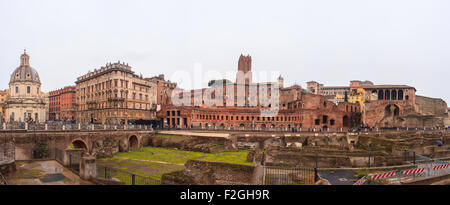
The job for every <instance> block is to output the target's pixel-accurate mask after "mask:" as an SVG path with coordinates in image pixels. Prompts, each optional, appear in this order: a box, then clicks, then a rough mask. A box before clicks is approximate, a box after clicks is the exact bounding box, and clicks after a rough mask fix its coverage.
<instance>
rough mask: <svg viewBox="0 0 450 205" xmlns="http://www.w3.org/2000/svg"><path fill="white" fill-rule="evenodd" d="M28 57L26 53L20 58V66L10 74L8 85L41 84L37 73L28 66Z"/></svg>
mask: <svg viewBox="0 0 450 205" xmlns="http://www.w3.org/2000/svg"><path fill="white" fill-rule="evenodd" d="M29 60H30V57H29V56H28V54H27V53H26V52H24V53H23V54H22V55H21V56H20V66H19V67H18V68H16V70H14V72H13V73H12V74H11V79H10V81H9V83H10V84H11V83H15V82H33V83H37V84H41V80H40V78H39V74H38V72H37V71H36V70H35V69H34V68H32V67H31V66H30V61H29Z"/></svg>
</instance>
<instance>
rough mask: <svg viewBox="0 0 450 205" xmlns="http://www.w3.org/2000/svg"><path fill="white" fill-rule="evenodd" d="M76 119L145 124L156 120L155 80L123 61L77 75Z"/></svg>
mask: <svg viewBox="0 0 450 205" xmlns="http://www.w3.org/2000/svg"><path fill="white" fill-rule="evenodd" d="M75 83H76V93H77V94H76V101H77V115H76V116H77V117H76V118H77V122H80V123H101V124H116V125H120V124H128V123H138V124H149V123H151V122H152V121H154V120H156V104H157V97H156V96H157V93H156V88H157V87H156V83H155V82H154V81H152V80H146V79H144V78H143V77H142V76H138V75H136V74H135V73H134V71H132V70H131V66H129V65H128V64H125V63H120V62H117V63H114V64H111V63H108V64H107V65H106V66H105V67H101V68H100V69H95V70H94V71H93V72H88V73H87V74H86V75H83V76H81V77H78V78H77V81H76V82H75Z"/></svg>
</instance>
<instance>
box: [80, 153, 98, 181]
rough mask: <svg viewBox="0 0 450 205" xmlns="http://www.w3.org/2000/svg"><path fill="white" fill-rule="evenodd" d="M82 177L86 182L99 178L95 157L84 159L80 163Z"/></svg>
mask: <svg viewBox="0 0 450 205" xmlns="http://www.w3.org/2000/svg"><path fill="white" fill-rule="evenodd" d="M80 177H81V178H82V179H84V180H89V179H91V178H96V177H97V163H96V160H95V157H91V156H90V157H82V158H81V162H80Z"/></svg>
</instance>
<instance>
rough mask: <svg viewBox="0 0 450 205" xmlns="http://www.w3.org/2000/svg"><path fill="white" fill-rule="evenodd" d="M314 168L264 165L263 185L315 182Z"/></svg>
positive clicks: (307, 183) (308, 183)
mask: <svg viewBox="0 0 450 205" xmlns="http://www.w3.org/2000/svg"><path fill="white" fill-rule="evenodd" d="M315 175H316V173H315V171H314V168H285V167H273V166H265V167H264V185H301V184H305V185H310V184H314V183H315Z"/></svg>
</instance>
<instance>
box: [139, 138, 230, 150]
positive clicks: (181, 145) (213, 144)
mask: <svg viewBox="0 0 450 205" xmlns="http://www.w3.org/2000/svg"><path fill="white" fill-rule="evenodd" d="M146 145H148V146H152V147H170V148H177V149H181V150H187V151H195V152H204V153H215V152H223V151H237V150H238V148H237V146H236V143H235V142H233V140H232V139H228V138H223V137H205V136H182V135H170V136H167V135H158V134H156V135H153V136H151V137H149V138H148V143H147V144H146Z"/></svg>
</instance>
